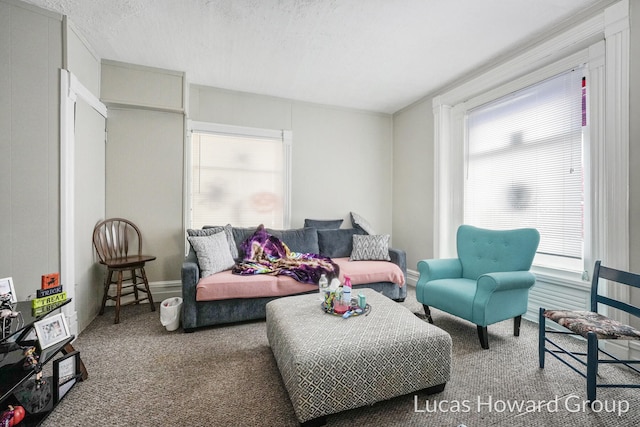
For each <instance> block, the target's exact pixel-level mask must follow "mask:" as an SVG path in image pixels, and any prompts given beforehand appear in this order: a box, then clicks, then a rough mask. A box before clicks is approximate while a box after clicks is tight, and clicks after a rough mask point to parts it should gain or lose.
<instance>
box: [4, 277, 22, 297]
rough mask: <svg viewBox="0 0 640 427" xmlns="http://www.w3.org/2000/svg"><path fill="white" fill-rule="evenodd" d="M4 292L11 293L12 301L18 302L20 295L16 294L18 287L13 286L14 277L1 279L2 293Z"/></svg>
mask: <svg viewBox="0 0 640 427" xmlns="http://www.w3.org/2000/svg"><path fill="white" fill-rule="evenodd" d="M2 294H10V295H11V302H12V303H13V302H18V295H16V289H15V288H14V287H13V278H12V277H5V278H4V279H0V295H2Z"/></svg>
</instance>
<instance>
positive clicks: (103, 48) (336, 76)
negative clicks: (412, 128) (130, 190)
mask: <svg viewBox="0 0 640 427" xmlns="http://www.w3.org/2000/svg"><path fill="white" fill-rule="evenodd" d="M27 2H28V3H32V4H36V5H38V6H41V7H43V8H45V9H49V10H54V11H57V12H60V13H62V14H64V15H67V16H68V17H69V19H70V20H71V21H72V22H73V24H74V25H75V26H76V27H77V28H78V29H79V30H80V32H81V33H82V35H83V36H84V37H85V38H86V39H87V41H88V42H89V43H90V44H91V46H92V47H93V49H94V50H95V52H96V53H97V54H98V55H99V56H100V57H101V58H104V59H112V60H117V61H124V62H130V63H134V64H140V65H147V66H153V67H160V68H166V69H170V70H177V71H185V72H186V73H187V79H188V81H189V82H190V83H197V84H202V85H207V86H214V87H219V88H224V89H231V90H239V91H246V92H252V93H259V94H265V95H272V96H278V97H283V98H289V99H296V100H302V101H309V102H315V103H321V104H329V105H337V106H343V107H351V108H358V109H364V110H372V111H379V112H386V113H393V112H395V111H397V110H399V109H401V108H402V107H405V106H407V105H409V104H411V103H412V102H414V101H416V100H418V99H420V98H421V97H423V96H424V95H427V94H428V93H430V92H432V91H434V90H436V89H438V88H440V87H442V86H443V85H445V84H447V83H449V82H451V81H453V80H455V79H457V78H460V77H461V76H463V75H465V74H467V73H469V72H471V71H472V70H474V69H475V68H477V67H479V66H482V65H484V64H486V63H487V61H489V60H490V59H492V58H496V57H498V56H500V55H502V54H504V53H505V52H508V51H510V50H513V49H514V48H515V47H516V46H518V44H521V43H523V42H527V41H530V40H532V39H533V38H536V37H540V36H541V35H542V34H544V32H545V31H549V30H550V29H552V28H554V27H555V26H557V25H559V24H561V23H563V22H565V21H567V20H569V19H571V18H572V17H574V16H575V15H576V14H579V13H580V12H582V11H584V10H585V9H586V8H592V7H599V6H600V5H601V4H605V3H611V0H607V1H605V0H535V1H532V0H27Z"/></svg>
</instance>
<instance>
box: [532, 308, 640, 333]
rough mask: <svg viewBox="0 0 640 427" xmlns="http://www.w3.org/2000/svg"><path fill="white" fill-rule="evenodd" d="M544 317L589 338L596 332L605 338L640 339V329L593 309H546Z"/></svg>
mask: <svg viewBox="0 0 640 427" xmlns="http://www.w3.org/2000/svg"><path fill="white" fill-rule="evenodd" d="M544 317H546V318H547V319H550V320H553V321H554V322H556V323H557V324H559V325H561V326H564V327H565V328H567V329H569V330H570V331H572V332H575V333H576V334H579V335H582V336H583V337H585V338H587V334H588V333H589V332H595V334H596V336H597V337H598V339H603V340H615V339H620V340H640V331H639V330H637V329H635V328H633V327H631V326H629V325H625V324H624V323H620V322H618V321H617V320H613V319H609V318H608V317H606V316H603V315H601V314H598V313H594V312H592V311H572V310H545V311H544Z"/></svg>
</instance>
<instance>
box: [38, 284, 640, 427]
mask: <svg viewBox="0 0 640 427" xmlns="http://www.w3.org/2000/svg"><path fill="white" fill-rule="evenodd" d="M409 291H410V292H409V297H408V298H407V300H406V302H404V303H403V305H405V306H406V307H408V308H409V309H410V310H412V311H413V312H419V313H422V307H421V306H420V305H419V304H418V303H417V302H416V300H415V292H414V291H413V288H411V287H410V288H409ZM159 316H160V314H159V311H156V312H151V311H150V310H149V308H148V306H145V305H142V306H127V307H124V308H123V310H122V313H121V316H120V318H121V320H120V324H118V325H114V324H113V323H112V322H113V311H112V310H111V311H110V310H107V312H106V313H105V315H104V316H100V317H98V318H97V319H96V320H94V321H93V322H92V323H91V325H89V327H88V328H87V329H86V330H85V331H83V332H82V333H81V334H80V336H79V337H78V339H77V340H76V342H75V344H74V346H75V347H76V349H77V350H79V351H80V352H81V356H82V359H83V361H84V363H85V365H86V367H87V370H88V372H89V379H88V380H87V381H84V382H81V383H79V384H78V385H77V386H75V387H74V388H73V389H72V390H71V391H70V392H69V393H68V394H67V396H66V397H65V398H64V400H63V401H62V402H61V403H60V404H59V405H58V407H57V408H56V409H55V410H54V412H53V413H52V414H51V415H50V416H49V418H47V420H46V421H45V423H44V424H43V425H44V426H50V427H51V426H60V425H66V426H127V425H137V426H159V425H171V426H296V425H297V421H296V418H295V414H294V412H293V408H292V406H291V403H290V401H289V398H288V395H287V392H286V390H285V389H284V386H283V384H282V380H281V378H280V374H279V372H278V368H277V366H276V363H275V360H274V358H273V355H272V353H271V350H270V348H269V344H268V341H267V338H266V333H265V323H264V322H263V321H262V322H260V321H258V322H250V323H243V324H236V325H230V326H222V327H212V328H206V329H201V330H198V331H197V332H194V333H191V334H185V333H183V332H182V330H181V329H179V330H178V331H175V332H167V331H166V329H165V328H164V327H163V326H162V325H161V324H160V320H159ZM433 317H434V321H435V323H436V325H437V326H439V327H441V328H442V329H444V330H446V331H447V332H449V333H450V334H451V337H452V339H453V365H452V373H451V381H450V382H449V383H448V384H447V386H446V388H445V391H444V392H442V393H439V394H437V395H432V396H426V395H424V394H421V393H417V394H412V395H408V396H401V397H398V398H395V399H392V400H389V401H385V402H380V403H378V404H375V405H373V406H369V407H365V408H359V409H354V410H351V411H347V412H344V413H340V414H335V415H331V416H329V417H328V425H329V426H353V425H376V426H458V425H460V424H464V425H466V426H468V427H476V426H478V427H479V426H533V425H552V426H632V425H633V426H637V425H640V407H639V403H640V394H639V391H638V389H600V390H599V391H598V399H599V400H600V401H602V403H604V404H606V405H607V407H606V408H601V410H600V411H598V412H594V411H591V410H590V409H588V407H587V408H586V409H584V410H583V408H581V404H582V402H583V400H584V398H585V385H584V381H583V379H582V378H581V377H580V376H578V375H577V374H576V373H574V372H573V371H571V370H570V369H569V368H567V367H565V366H564V365H562V364H561V363H560V362H558V361H556V360H551V358H550V357H547V364H546V367H545V369H543V370H541V369H539V368H538V356H537V355H538V352H537V345H538V339H537V325H536V324H534V323H530V322H527V321H523V325H522V330H521V336H520V337H514V336H513V335H512V328H513V324H512V321H506V322H501V323H499V324H496V325H493V326H490V327H489V342H490V346H491V349H490V350H482V349H481V348H480V344H479V342H478V339H477V335H476V328H475V326H474V325H472V324H470V323H469V322H466V321H463V320H460V319H457V318H455V317H452V316H449V315H447V314H445V313H442V312H440V311H438V310H433ZM300 321H304V319H300ZM345 321H352V320H351V319H350V320H345ZM562 338H564V340H565V341H566V340H570V338H567V337H562ZM573 341H576V340H573ZM573 341H571V342H573ZM575 345H577V346H579V344H578V343H577V342H576V343H575ZM600 375H601V376H602V377H603V378H605V379H606V380H607V381H612V382H628V381H629V380H631V381H636V382H640V376H638V375H635V374H633V373H628V372H627V371H625V370H622V369H619V368H617V367H613V366H605V367H603V368H601V369H600ZM531 401H544V402H546V403H548V405H546V406H542V407H537V408H535V409H534V410H532V411H530V412H527V411H525V410H522V411H518V410H513V411H510V410H509V409H505V407H504V405H505V404H507V402H519V403H522V404H525V406H528V407H529V409H532V406H531ZM550 401H551V402H550ZM625 402H627V403H628V411H627V412H626V413H621V414H618V413H617V412H606V410H614V411H617V410H618V409H621V410H624V409H626V406H625V405H626V403H625ZM434 405H439V406H435V411H434Z"/></svg>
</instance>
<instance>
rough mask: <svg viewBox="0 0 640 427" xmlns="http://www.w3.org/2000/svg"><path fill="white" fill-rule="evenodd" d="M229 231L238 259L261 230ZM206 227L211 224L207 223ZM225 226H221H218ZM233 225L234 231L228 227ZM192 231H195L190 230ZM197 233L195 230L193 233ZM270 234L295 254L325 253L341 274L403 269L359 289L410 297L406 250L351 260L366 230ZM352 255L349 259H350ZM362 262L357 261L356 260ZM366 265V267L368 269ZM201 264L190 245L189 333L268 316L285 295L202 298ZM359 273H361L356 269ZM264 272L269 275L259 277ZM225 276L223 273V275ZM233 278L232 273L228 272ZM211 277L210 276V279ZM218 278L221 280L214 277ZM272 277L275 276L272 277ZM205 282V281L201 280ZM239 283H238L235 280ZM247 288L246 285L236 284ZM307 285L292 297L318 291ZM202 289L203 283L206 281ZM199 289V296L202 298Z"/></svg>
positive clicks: (186, 281) (185, 269)
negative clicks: (382, 257) (273, 302)
mask: <svg viewBox="0 0 640 427" xmlns="http://www.w3.org/2000/svg"><path fill="white" fill-rule="evenodd" d="M226 227H227V230H226V232H227V233H229V234H232V235H233V240H234V242H235V244H236V248H237V249H238V253H239V255H238V259H240V258H241V257H242V256H243V254H242V253H241V248H240V246H241V243H242V242H243V241H244V240H246V239H247V238H249V237H251V236H252V235H253V233H254V232H255V230H256V228H240V227H231V226H230V225H227V226H226ZM205 228H206V227H205ZM218 228H222V227H218ZM229 229H231V230H229ZM191 231H193V230H190V232H191ZM194 232H195V231H194ZM267 232H268V233H269V234H271V235H274V236H276V237H278V238H279V239H280V240H282V241H283V242H284V243H285V244H286V245H287V246H288V247H289V248H290V250H291V251H294V252H303V253H305V252H311V253H318V254H320V255H322V256H327V257H330V258H332V260H334V262H336V263H339V265H340V269H341V273H343V274H346V275H350V274H351V271H350V270H353V269H356V270H359V271H363V270H367V268H366V267H367V266H369V265H370V266H374V265H375V268H377V269H379V268H380V266H381V265H382V268H388V269H390V270H391V269H393V270H394V271H396V272H397V271H398V268H399V271H401V273H399V272H398V273H397V274H396V276H394V277H397V276H398V275H400V276H401V280H397V281H398V282H400V283H395V282H389V281H376V282H371V283H361V284H356V285H354V293H355V292H357V288H358V287H366V288H371V289H374V290H376V291H378V292H381V293H382V294H384V295H385V296H387V297H389V298H391V299H393V300H396V301H404V298H405V297H406V295H407V289H406V284H405V283H404V282H405V278H406V272H407V265H406V254H405V252H404V251H402V250H399V249H394V248H388V253H389V258H390V261H388V262H381V261H366V260H364V261H349V258H348V257H349V256H350V254H351V252H352V249H353V243H352V242H353V235H354V234H359V235H362V234H367V233H366V232H365V231H363V230H362V229H359V228H343V229H317V228H315V227H305V228H300V229H291V230H270V229H267ZM345 257H347V258H345ZM355 263H358V264H355ZM362 263H377V264H362ZM363 267H364V268H363ZM200 271H201V270H200V266H199V264H198V257H197V256H196V253H195V252H194V250H193V248H191V249H190V251H189V254H188V255H187V256H186V258H185V260H184V262H183V264H182V298H183V304H182V327H183V329H184V331H185V332H191V331H193V330H194V329H195V328H199V327H203V326H211V325H219V324H225V323H233V322H240V321H246V320H257V319H264V318H265V316H266V309H265V306H266V304H267V303H268V302H269V301H271V300H274V299H276V298H280V297H282V296H285V295H279V296H260V295H256V296H255V297H247V296H246V295H244V296H243V297H242V298H222V299H213V300H202V298H203V297H202V295H203V294H202V289H200V291H198V283H199V282H200V281H201V279H202V278H201V277H200ZM229 273H230V272H229V271H226V272H221V273H216V274H227V275H228V274H229ZM354 274H358V273H357V272H354ZM234 276H235V277H233V280H234V281H235V280H242V281H245V282H244V283H248V281H252V280H264V279H265V278H264V277H261V278H258V277H255V276H241V278H239V277H238V276H236V275H234ZM258 276H265V275H258ZM220 277H222V276H220ZM227 277H229V276H227ZM281 277H282V276H278V279H276V278H273V280H282V279H280V278H281ZM210 279H211V277H209V278H208V279H207V280H210ZM214 279H216V278H214ZM267 279H271V277H268V278H267ZM202 280H204V279H202ZM234 286H236V285H235V284H234ZM237 286H242V283H240V284H237ZM303 286H306V288H305V290H302V291H301V292H299V291H297V290H296V291H292V292H293V293H291V295H294V294H300V293H312V292H318V290H317V286H315V288H313V285H303ZM201 287H202V284H201ZM198 292H200V296H198Z"/></svg>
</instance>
